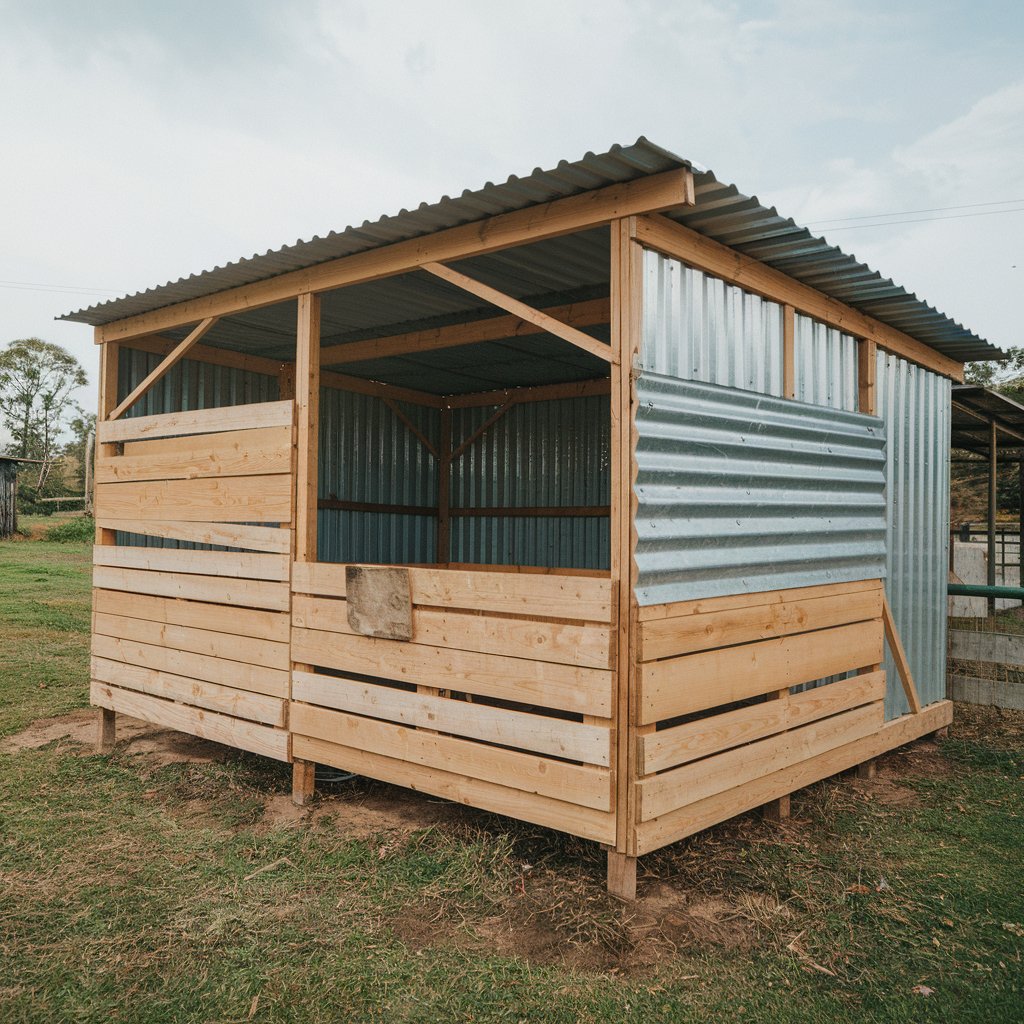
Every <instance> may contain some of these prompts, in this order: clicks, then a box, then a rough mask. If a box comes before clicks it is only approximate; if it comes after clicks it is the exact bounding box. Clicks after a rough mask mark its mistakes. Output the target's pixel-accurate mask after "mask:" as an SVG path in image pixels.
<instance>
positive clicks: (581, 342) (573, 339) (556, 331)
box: [420, 263, 615, 363]
mask: <svg viewBox="0 0 1024 1024" xmlns="http://www.w3.org/2000/svg"><path fill="white" fill-rule="evenodd" d="M420 270H425V271H427V273H428V274H433V275H434V276H435V277H439V278H441V280H442V281H447V282H448V284H451V285H454V286H455V287H456V288H461V289H462V290H463V291H465V292H469V293H470V295H475V296H476V297H477V298H480V299H483V300H484V302H490V303H492V304H493V305H495V306H498V307H499V308H500V309H504V310H507V311H508V312H509V313H511V314H512V315H513V316H517V317H519V318H520V319H522V320H526V321H528V322H529V323H532V324H534V325H535V326H537V327H539V328H540V329H541V330H542V331H545V332H546V333H548V334H553V335H554V336H555V337H556V338H561V339H562V341H567V342H568V343H569V344H570V345H575V346H576V347H577V348H580V349H583V351H584V352H589V353H590V354H591V355H592V356H596V357H597V358H598V359H603V360H605V362H609V363H611V362H614V361H615V360H614V356H613V354H612V350H611V346H610V345H606V344H605V343H604V342H603V341H598V339H597V338H592V337H591V336H590V335H589V334H585V333H584V332H583V331H580V330H577V329H576V328H575V327H570V326H569V324H567V323H563V322H562V321H561V320H557V319H556V318H555V317H553V316H550V315H549V314H547V313H542V312H541V311H540V310H539V309H534V307H533V306H528V305H527V304H526V303H525V302H520V301H519V299H514V298H512V296H511V295H506V294H505V293H504V292H502V291H499V290H498V289H497V288H492V287H491V286H490V285H487V284H484V283H483V282H482V281H477V280H476V279H475V278H472V277H468V276H467V275H465V274H460V273H459V272H458V271H457V270H453V269H452V268H451V267H446V266H445V265H444V264H442V263H424V264H422V265H421V267H420Z"/></svg>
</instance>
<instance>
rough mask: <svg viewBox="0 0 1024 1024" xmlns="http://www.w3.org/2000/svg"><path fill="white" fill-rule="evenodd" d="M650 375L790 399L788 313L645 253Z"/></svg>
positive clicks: (644, 355) (645, 361) (645, 350)
mask: <svg viewBox="0 0 1024 1024" xmlns="http://www.w3.org/2000/svg"><path fill="white" fill-rule="evenodd" d="M643 330H644V333H643V347H642V349H641V362H642V365H643V368H644V369H645V370H651V371H653V372H654V373H662V374H666V375H667V376H670V377H679V378H681V379H683V380H700V381H704V382H705V383H708V384H722V385H725V386H727V387H733V388H742V389H744V390H746V391H760V392H761V393H762V394H766V395H781V394H782V306H780V305H779V304H778V303H777V302H769V301H768V300H767V299H762V298H761V297H760V296H759V295H754V294H752V293H750V292H747V291H744V290H743V289H741V288H736V287H734V286H733V285H729V284H726V283H725V282H724V281H722V280H721V279H720V278H717V277H712V276H711V275H710V274H705V273H703V272H701V271H699V270H694V269H693V268H692V267H687V266H685V265H684V264H682V263H680V262H679V261H678V260H674V259H670V258H669V257H667V256H662V255H660V254H659V253H655V252H650V251H645V252H644V328H643Z"/></svg>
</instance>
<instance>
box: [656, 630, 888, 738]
mask: <svg viewBox="0 0 1024 1024" xmlns="http://www.w3.org/2000/svg"><path fill="white" fill-rule="evenodd" d="M881 660H882V623H881V620H877V621H871V622H858V623H854V624H852V625H847V626H833V627H831V628H830V629H820V630H817V631H815V632H813V633H799V634H797V635H795V636H783V637H778V638H776V639H773V640H760V641H758V642H757V643H752V644H742V645H740V646H739V647H726V648H723V649H720V650H717V651H700V652H698V653H697V654H684V655H683V656H682V657H679V658H669V659H666V660H665V661H653V662H648V663H646V664H644V665H643V666H641V672H640V706H639V709H638V713H639V721H640V723H641V724H648V723H653V722H659V721H661V720H662V719H665V718H674V717H676V715H686V714H690V713H691V712H694V711H702V710H704V709H705V708H713V707H717V706H719V705H721V704H730V703H732V702H734V701H739V700H746V699H747V698H748V697H757V696H760V695H761V694H764V693H767V692H768V691H769V690H779V689H782V688H783V687H786V686H796V685H798V684H800V683H809V682H813V681H814V680H816V679H824V678H825V677H826V676H832V675H838V674H839V673H840V672H846V671H848V670H850V669H857V668H863V667H864V666H866V665H874V664H877V663H878V662H880V661H881Z"/></svg>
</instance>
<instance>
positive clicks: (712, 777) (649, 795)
mask: <svg viewBox="0 0 1024 1024" xmlns="http://www.w3.org/2000/svg"><path fill="white" fill-rule="evenodd" d="M884 721H885V718H884V709H883V706H882V702H881V701H876V702H875V703H873V704H865V705H864V706H863V707H859V708H853V709H852V710H850V711H843V712H841V713H840V714H838V715H832V716H831V717H829V718H823V719H820V720H819V721H817V722H811V723H810V724H808V725H805V726H801V727H800V728H798V729H791V730H789V731H788V732H782V733H779V734H778V735H775V736H769V737H767V738H766V739H763V740H757V741H755V742H753V743H748V744H746V745H745V746H742V747H736V748H734V749H733V750H727V751H725V752H724V753H722V754H713V755H712V756H711V757H705V758H703V759H701V760H699V761H694V762H692V763H691V764H687V765H683V766H682V767H681V768H673V769H671V770H670V771H667V772H662V773H661V774H660V775H652V776H650V777H649V778H646V779H642V780H641V781H640V782H639V783H638V785H637V796H638V804H637V806H638V810H639V820H640V821H650V820H651V819H652V818H657V817H660V816H661V815H662V814H667V813H668V812H669V811H674V810H676V809H677V808H679V807H681V806H683V805H684V804H690V803H694V802H696V801H698V800H703V799H704V798H705V797H709V796H714V794H716V793H722V792H725V791H726V790H729V789H733V788H735V787H736V786H742V785H745V784H746V783H748V782H753V781H754V780H755V779H759V778H761V777H762V776H765V775H770V774H772V773H773V772H777V771H781V770H782V769H783V768H788V767H789V766H790V765H792V764H796V763H797V762H799V761H806V760H808V759H809V758H812V757H817V756H818V755H819V754H823V753H825V751H827V750H831V749H832V748H833V747H841V746H843V745H844V744H846V743H850V742H852V741H853V740H857V739H860V738H861V737H863V736H867V735H869V734H870V733H873V732H877V731H878V730H879V729H880V728H881V727H882V725H883V723H884Z"/></svg>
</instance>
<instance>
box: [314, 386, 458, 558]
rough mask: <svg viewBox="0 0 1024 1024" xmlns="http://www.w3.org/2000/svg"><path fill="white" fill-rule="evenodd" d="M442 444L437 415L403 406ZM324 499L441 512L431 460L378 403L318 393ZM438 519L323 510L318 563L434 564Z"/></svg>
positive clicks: (345, 393)
mask: <svg viewBox="0 0 1024 1024" xmlns="http://www.w3.org/2000/svg"><path fill="white" fill-rule="evenodd" d="M399 405H400V408H401V409H402V412H404V413H405V415H406V416H408V417H409V419H410V420H412V422H413V423H415V424H416V426H417V427H418V428H419V429H420V430H421V431H422V432H423V434H424V435H425V436H426V437H427V438H429V439H430V441H431V442H432V443H434V444H435V445H436V444H437V440H438V437H439V435H440V413H439V411H438V410H437V409H431V408H427V407H424V406H413V405H408V404H406V403H399ZM319 486H320V497H322V498H336V499H339V500H342V501H362V502H375V503H379V504H383V505H420V506H424V505H426V506H433V507H435V508H436V507H437V467H436V464H435V460H434V457H433V455H431V454H430V453H429V452H428V451H427V450H426V448H424V447H423V445H422V444H421V443H420V441H419V440H418V439H417V438H416V437H414V436H413V434H412V433H411V431H410V430H409V429H408V428H407V427H406V426H405V424H404V423H402V422H401V421H400V420H399V419H398V417H397V416H395V414H394V412H392V410H391V409H390V408H388V406H387V405H386V404H385V403H384V402H383V401H381V400H380V399H379V398H373V397H370V396H369V395H357V394H352V393H351V392H348V391H337V390H334V389H332V388H323V389H321V392H320V484H319ZM436 524H437V520H436V519H435V518H434V517H433V516H415V515H406V514H402V513H391V512H350V511H342V510H339V509H321V510H320V514H319V520H318V526H319V556H320V559H321V561H325V562H433V561H435V559H436V550H437V548H436V540H437V536H436V535H437V526H436Z"/></svg>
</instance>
